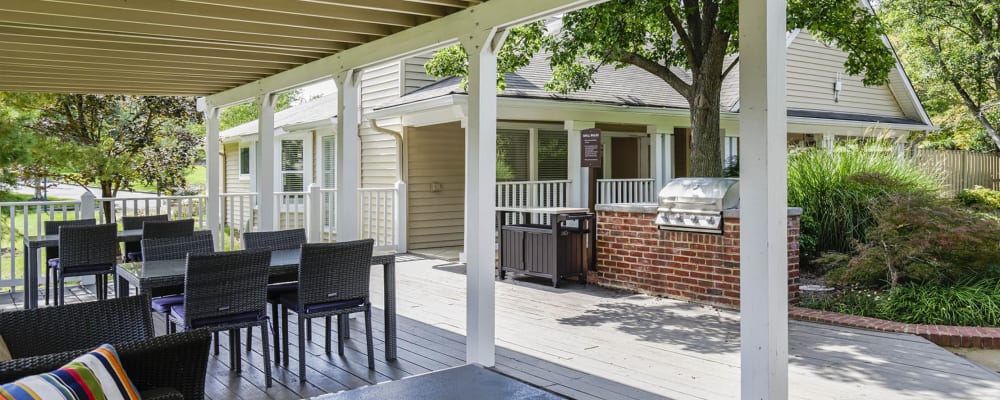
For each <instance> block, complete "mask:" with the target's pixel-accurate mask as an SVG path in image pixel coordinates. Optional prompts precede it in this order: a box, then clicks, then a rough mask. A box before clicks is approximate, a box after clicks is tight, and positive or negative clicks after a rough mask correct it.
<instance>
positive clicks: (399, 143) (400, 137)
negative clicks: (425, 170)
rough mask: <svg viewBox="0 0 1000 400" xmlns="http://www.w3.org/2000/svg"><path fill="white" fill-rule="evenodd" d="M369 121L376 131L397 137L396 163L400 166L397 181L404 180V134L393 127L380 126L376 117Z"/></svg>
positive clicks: (397, 170) (397, 171) (397, 169)
mask: <svg viewBox="0 0 1000 400" xmlns="http://www.w3.org/2000/svg"><path fill="white" fill-rule="evenodd" d="M368 123H369V124H371V126H372V129H374V130H375V131H377V132H379V133H384V134H387V135H391V136H392V137H393V138H394V139H396V165H398V168H396V181H397V182H403V165H404V164H403V134H402V133H400V132H396V131H394V130H392V129H388V128H383V127H381V126H378V123H377V122H375V119H374V118H372V119H369V120H368ZM404 183H405V182H404Z"/></svg>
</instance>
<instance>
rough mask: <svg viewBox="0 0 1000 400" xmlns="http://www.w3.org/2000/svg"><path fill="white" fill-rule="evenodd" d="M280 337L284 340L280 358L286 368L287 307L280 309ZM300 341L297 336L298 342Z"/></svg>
mask: <svg viewBox="0 0 1000 400" xmlns="http://www.w3.org/2000/svg"><path fill="white" fill-rule="evenodd" d="M300 328H301V326H300ZM281 337H283V338H284V339H285V340H283V341H282V342H281V356H282V357H284V358H283V359H282V364H284V365H285V368H288V307H281ZM301 339H302V337H301V336H299V340H301Z"/></svg>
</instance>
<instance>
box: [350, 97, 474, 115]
mask: <svg viewBox="0 0 1000 400" xmlns="http://www.w3.org/2000/svg"><path fill="white" fill-rule="evenodd" d="M457 96H458V95H455V94H449V95H444V96H439V97H433V98H430V99H426V100H420V101H415V102H413V103H407V104H401V105H398V106H393V107H390V108H383V109H380V110H374V111H371V112H368V113H367V114H365V116H364V119H374V120H381V119H388V118H399V117H404V118H405V117H407V116H409V115H412V114H417V113H422V112H427V111H432V110H435V109H439V108H448V107H451V106H452V105H454V104H455V97H457ZM461 97H465V95H461Z"/></svg>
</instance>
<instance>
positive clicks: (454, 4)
mask: <svg viewBox="0 0 1000 400" xmlns="http://www.w3.org/2000/svg"><path fill="white" fill-rule="evenodd" d="M403 1H405V2H407V3H417V4H430V5H435V6H440V7H451V8H456V9H463V8H469V7H470V6H472V2H470V1H465V0H403Z"/></svg>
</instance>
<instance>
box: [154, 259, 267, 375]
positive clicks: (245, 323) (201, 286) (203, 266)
mask: <svg viewBox="0 0 1000 400" xmlns="http://www.w3.org/2000/svg"><path fill="white" fill-rule="evenodd" d="M270 264H271V252H269V251H267V250H242V251H230V252H220V253H213V254H188V256H187V273H186V274H185V276H184V303H183V304H180V305H175V306H173V307H171V308H170V319H171V322H173V323H176V324H178V325H180V326H181V327H182V328H183V329H184V330H190V329H206V330H210V331H213V332H218V331H229V346H230V347H229V349H230V351H229V357H230V366H231V369H234V370H235V371H236V372H240V371H241V368H242V366H241V365H242V358H241V357H240V352H239V351H236V348H238V347H239V337H240V336H239V332H240V329H243V328H253V327H260V334H261V342H260V343H261V349H262V350H263V351H261V354H262V355H263V356H264V379H265V384H266V385H267V387H271V360H270V354H271V352H270V349H268V338H267V335H268V330H269V328H270V327H269V326H268V317H267V301H266V297H265V296H266V291H267V290H266V287H267V269H268V268H269V266H270Z"/></svg>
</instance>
